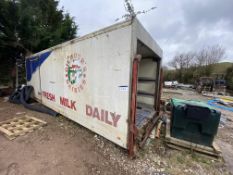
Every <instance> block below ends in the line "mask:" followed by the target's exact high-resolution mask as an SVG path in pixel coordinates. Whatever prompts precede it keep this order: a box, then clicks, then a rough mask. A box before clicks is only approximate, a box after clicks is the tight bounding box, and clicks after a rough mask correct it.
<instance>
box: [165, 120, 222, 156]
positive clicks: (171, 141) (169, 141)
mask: <svg viewBox="0 0 233 175" xmlns="http://www.w3.org/2000/svg"><path fill="white" fill-rule="evenodd" d="M165 142H166V145H167V146H168V147H170V148H173V149H177V150H191V151H195V152H197V153H202V154H205V155H208V156H212V157H216V158H221V153H222V152H221V150H220V148H219V147H218V146H217V145H216V143H215V142H214V143H213V146H212V147H208V146H204V145H200V144H196V143H192V142H189V141H185V140H181V139H177V138H174V137H171V135H170V120H169V119H168V120H167V124H166V136H165Z"/></svg>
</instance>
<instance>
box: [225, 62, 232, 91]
mask: <svg viewBox="0 0 233 175" xmlns="http://www.w3.org/2000/svg"><path fill="white" fill-rule="evenodd" d="M226 81H227V86H228V88H229V89H231V90H233V65H232V66H231V67H229V68H228V69H227V71H226Z"/></svg>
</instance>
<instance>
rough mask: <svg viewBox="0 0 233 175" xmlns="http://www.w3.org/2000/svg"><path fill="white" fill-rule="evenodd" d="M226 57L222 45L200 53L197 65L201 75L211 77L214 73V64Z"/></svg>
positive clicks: (205, 49) (204, 49)
mask: <svg viewBox="0 0 233 175" xmlns="http://www.w3.org/2000/svg"><path fill="white" fill-rule="evenodd" d="M224 55H225V49H224V48H222V47H221V46H220V45H213V46H208V47H206V48H203V49H202V50H201V51H199V52H198V53H197V56H196V63H197V65H198V66H199V71H200V74H204V75H206V76H210V74H211V72H212V71H213V70H212V69H213V67H212V66H213V64H215V63H218V62H219V61H221V60H222V59H223V58H224Z"/></svg>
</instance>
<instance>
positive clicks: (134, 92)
mask: <svg viewBox="0 0 233 175" xmlns="http://www.w3.org/2000/svg"><path fill="white" fill-rule="evenodd" d="M138 64H139V59H137V58H134V60H133V71H132V75H133V76H132V91H131V105H130V118H129V137H128V155H129V157H130V158H134V156H135V149H134V147H135V134H136V127H135V118H136V109H137V77H138Z"/></svg>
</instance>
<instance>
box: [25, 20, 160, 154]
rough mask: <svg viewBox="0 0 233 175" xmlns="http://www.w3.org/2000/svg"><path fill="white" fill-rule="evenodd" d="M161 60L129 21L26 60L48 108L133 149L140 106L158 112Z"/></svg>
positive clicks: (32, 82) (154, 45) (30, 81)
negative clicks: (137, 113)
mask: <svg viewBox="0 0 233 175" xmlns="http://www.w3.org/2000/svg"><path fill="white" fill-rule="evenodd" d="M136 55H141V58H142V59H141V60H140V59H137V61H136V62H134V61H135V58H136ZM137 57H140V56H137ZM161 58H162V50H161V49H160V48H159V46H158V45H157V43H156V42H155V41H154V40H153V39H152V37H151V36H150V35H149V34H148V33H147V32H146V30H145V29H144V28H143V27H142V25H141V24H140V23H139V21H138V20H137V19H134V20H128V21H125V22H121V23H118V24H115V25H112V26H110V27H107V28H104V29H102V30H99V31H97V32H94V33H91V34H88V35H85V36H83V37H80V38H76V39H73V40H71V41H68V42H65V43H63V44H60V45H57V46H55V47H52V48H49V49H46V50H44V51H41V52H39V53H36V54H34V55H31V56H29V57H27V59H26V71H27V84H28V85H32V86H33V87H34V90H35V94H34V95H35V98H36V99H37V101H39V102H41V103H42V104H44V105H45V106H47V107H49V108H51V109H53V110H55V111H57V112H59V113H61V114H62V115H64V116H66V117H67V118H69V119H71V120H73V121H75V122H77V123H79V124H81V125H82V126H84V127H86V128H88V129H90V130H92V131H93V132H95V133H97V134H99V135H101V136H103V137H105V138H107V139H109V140H110V141H112V142H114V143H116V144H117V145H119V146H121V147H123V148H127V149H132V144H133V145H134V144H135V137H136V132H135V130H136V127H135V124H136V122H137V117H136V114H135V112H137V111H136V106H140V105H141V104H142V105H145V106H148V107H151V109H154V110H155V109H156V105H157V101H158V98H159V97H158V95H157V94H158V93H159V69H160V64H161ZM133 71H134V73H133ZM133 78H134V80H136V81H133ZM135 78H136V79H135ZM137 80H138V81H137ZM133 87H135V88H136V89H134V90H133V91H132V88H133ZM135 90H136V91H137V92H138V93H136V91H135ZM133 93H136V94H133ZM134 97H135V98H134ZM133 103H135V104H136V105H135V104H133ZM154 117H155V116H154ZM130 140H131V141H130ZM130 145H131V146H130ZM131 151H132V150H131Z"/></svg>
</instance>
